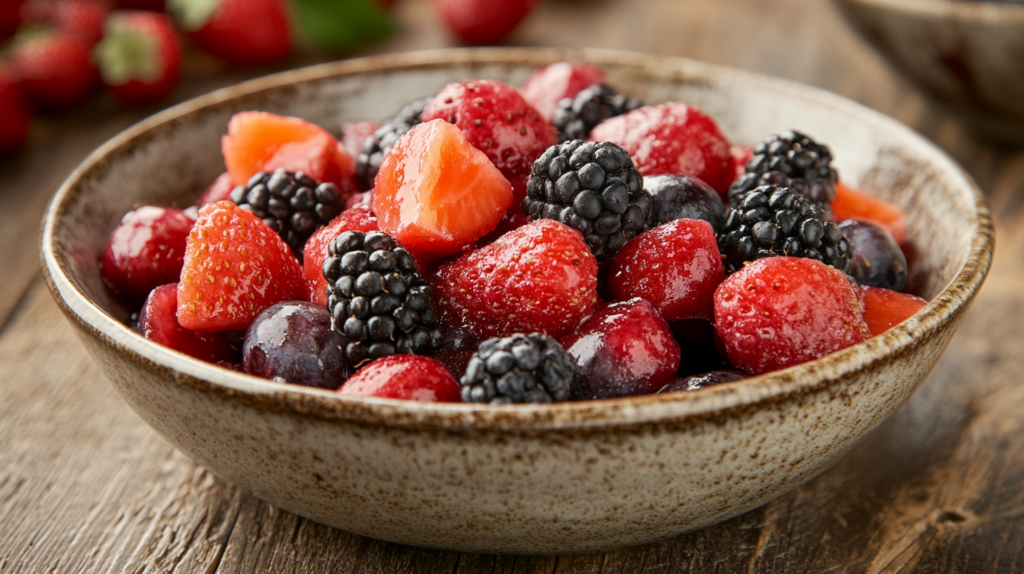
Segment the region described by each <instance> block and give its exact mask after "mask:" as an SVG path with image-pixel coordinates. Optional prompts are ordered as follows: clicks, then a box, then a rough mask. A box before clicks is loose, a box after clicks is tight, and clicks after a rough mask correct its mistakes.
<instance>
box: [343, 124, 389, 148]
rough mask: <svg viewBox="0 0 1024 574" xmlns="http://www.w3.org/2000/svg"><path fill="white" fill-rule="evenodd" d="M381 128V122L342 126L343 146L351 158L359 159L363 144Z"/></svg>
mask: <svg viewBox="0 0 1024 574" xmlns="http://www.w3.org/2000/svg"><path fill="white" fill-rule="evenodd" d="M379 127H380V122H355V123H344V124H342V125H341V145H342V147H344V148H345V151H346V152H348V155H349V156H351V157H359V154H360V153H362V151H363V142H365V141H366V138H368V137H370V136H372V135H373V132H375V131H377V128H379Z"/></svg>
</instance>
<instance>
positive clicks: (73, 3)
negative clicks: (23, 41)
mask: <svg viewBox="0 0 1024 574" xmlns="http://www.w3.org/2000/svg"><path fill="white" fill-rule="evenodd" d="M22 16H23V17H24V19H25V21H27V22H39V23H45V24H49V25H52V26H55V27H56V28H57V29H59V30H62V31H64V32H67V33H68V34H71V35H73V36H77V37H78V38H79V39H81V40H82V41H83V42H85V43H86V44H88V45H89V46H95V45H96V43H97V42H99V41H100V39H102V38H103V23H104V22H105V21H106V19H107V7H106V5H104V3H103V2H100V1H99V0H29V2H28V3H26V4H25V7H24V9H23V10H22Z"/></svg>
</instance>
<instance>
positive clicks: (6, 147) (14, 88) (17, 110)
mask: <svg viewBox="0 0 1024 574" xmlns="http://www.w3.org/2000/svg"><path fill="white" fill-rule="evenodd" d="M13 76H14V75H13V73H12V72H11V70H10V68H9V67H8V66H6V65H4V64H3V63H0V156H2V155H5V154H9V153H16V152H18V151H20V150H21V149H22V148H23V147H25V143H26V142H27V141H28V127H29V123H31V121H32V109H31V108H30V107H29V104H28V99H27V98H26V97H25V94H23V93H22V91H21V85H20V84H19V83H18V82H17V81H16V80H15V78H14V77H13Z"/></svg>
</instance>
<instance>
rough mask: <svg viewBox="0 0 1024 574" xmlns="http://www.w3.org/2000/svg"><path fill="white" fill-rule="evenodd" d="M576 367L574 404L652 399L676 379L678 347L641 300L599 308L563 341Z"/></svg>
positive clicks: (659, 318) (658, 316)
mask: <svg viewBox="0 0 1024 574" xmlns="http://www.w3.org/2000/svg"><path fill="white" fill-rule="evenodd" d="M559 341H560V342H561V343H562V346H563V347H565V350H566V352H567V353H569V356H570V357H572V359H573V362H574V363H575V364H576V370H575V373H574V374H573V380H572V385H571V389H572V396H573V398H574V399H576V400H587V399H611V398H615V397H630V396H635V395H649V394H652V393H656V392H658V391H659V390H660V389H661V388H662V387H664V386H665V385H667V384H669V383H671V382H672V381H674V380H675V378H676V372H677V371H678V370H679V360H680V356H681V354H680V350H679V343H677V342H676V340H675V338H673V337H672V330H671V329H669V326H668V323H667V322H666V321H665V319H664V317H662V316H661V314H660V313H658V310H657V309H655V308H654V306H653V305H651V304H650V303H648V302H647V301H644V300H643V299H640V298H635V299H630V300H629V301H622V302H619V303H609V304H605V305H602V306H599V307H598V308H597V309H596V310H595V312H594V314H593V315H591V316H590V317H587V318H586V320H584V321H583V322H582V323H581V324H580V325H579V327H578V328H577V329H576V330H575V331H573V332H572V333H571V334H569V335H567V336H565V337H562V338H561V339H560V340H559Z"/></svg>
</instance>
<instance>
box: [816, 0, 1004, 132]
mask: <svg viewBox="0 0 1024 574" xmlns="http://www.w3.org/2000/svg"><path fill="white" fill-rule="evenodd" d="M834 2H835V4H836V5H837V6H838V7H839V8H840V11H841V12H842V13H843V15H844V16H845V17H846V20H847V22H849V23H850V24H851V25H852V26H853V28H854V29H855V30H857V31H858V32H859V33H860V34H861V36H863V37H864V39H866V40H867V41H868V42H870V43H871V44H872V45H873V46H874V47H875V48H876V49H877V50H878V51H879V52H881V54H882V55H883V56H884V57H885V58H886V59H887V60H888V61H889V63H890V64H891V65H892V66H893V67H894V68H896V69H897V70H898V71H899V72H900V73H902V74H903V75H905V76H906V77H907V78H909V79H910V80H912V81H913V82H914V83H916V84H917V85H918V86H919V87H921V88H922V89H923V90H925V91H926V92H927V93H929V94H930V95H931V96H933V97H934V98H935V99H936V100H938V101H939V102H941V103H943V104H945V105H946V107H948V108H949V110H950V111H952V112H953V113H955V114H956V115H958V116H959V117H960V118H961V119H962V120H964V121H965V123H966V124H967V125H968V126H969V127H971V128H973V129H974V130H975V131H978V132H980V133H981V134H982V135H985V136H988V137H992V138H995V139H999V140H1003V141H1006V142H1010V143H1015V144H1017V145H1024V5H1022V4H1013V3H1009V2H982V1H974V0H834Z"/></svg>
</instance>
